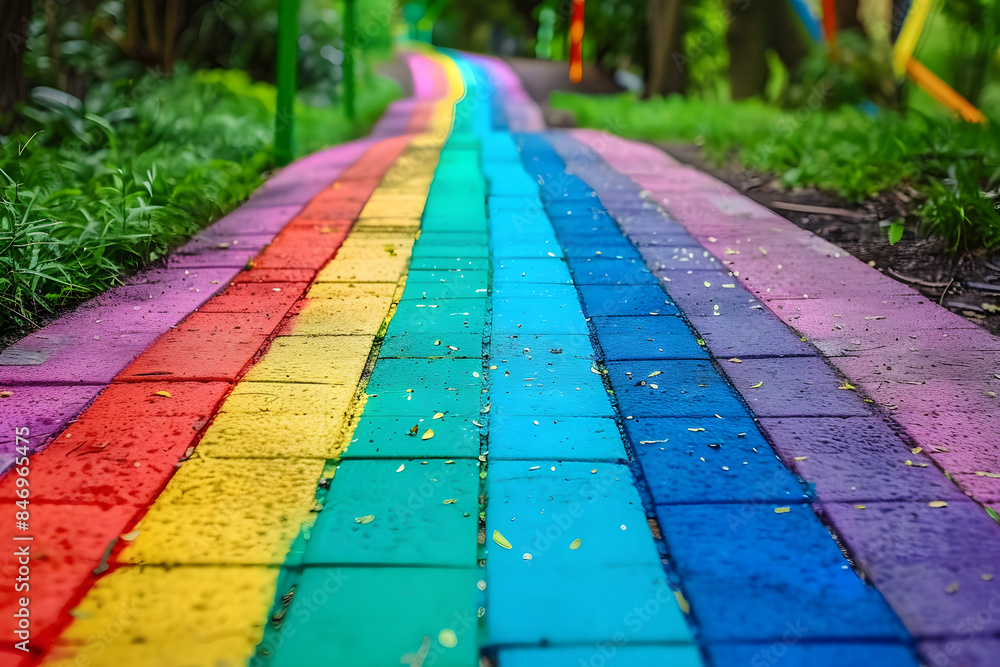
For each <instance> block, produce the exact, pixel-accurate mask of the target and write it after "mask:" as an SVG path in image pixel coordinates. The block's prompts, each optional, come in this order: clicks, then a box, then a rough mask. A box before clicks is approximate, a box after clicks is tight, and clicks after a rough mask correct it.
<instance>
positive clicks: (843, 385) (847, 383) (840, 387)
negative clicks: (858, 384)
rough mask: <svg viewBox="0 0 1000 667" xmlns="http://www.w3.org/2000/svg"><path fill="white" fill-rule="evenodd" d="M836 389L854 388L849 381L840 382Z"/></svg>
mask: <svg viewBox="0 0 1000 667" xmlns="http://www.w3.org/2000/svg"><path fill="white" fill-rule="evenodd" d="M837 389H847V390H850V391H853V390H854V385H853V384H851V383H850V382H844V384H842V385H840V386H839V387H837Z"/></svg>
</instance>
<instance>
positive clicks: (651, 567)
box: [463, 65, 701, 667]
mask: <svg viewBox="0 0 1000 667" xmlns="http://www.w3.org/2000/svg"><path fill="white" fill-rule="evenodd" d="M463 71H464V72H471V76H472V78H470V79H467V85H468V86H469V88H470V89H471V88H472V87H473V83H472V82H473V81H475V80H481V79H482V76H481V73H480V74H477V68H474V67H470V66H468V65H463ZM477 97H478V98H480V99H481V95H477ZM480 138H481V140H482V145H483V171H484V173H485V174H486V175H487V178H488V180H489V192H488V196H489V206H488V208H489V211H490V219H489V226H490V235H491V246H492V253H491V254H492V255H493V266H492V269H493V273H492V304H493V307H492V327H491V332H490V337H491V338H490V352H489V354H490V356H489V359H488V368H489V371H488V372H489V376H488V379H489V386H490V393H489V400H490V412H489V415H488V417H489V424H488V426H489V433H490V435H489V438H490V440H489V447H490V456H489V459H488V460H489V466H488V476H487V485H486V489H487V497H488V502H487V516H486V556H487V557H486V582H487V589H486V592H487V604H486V608H487V613H486V616H485V618H486V630H487V649H486V650H487V652H488V653H491V654H493V655H494V656H495V657H498V658H499V659H500V660H501V661H502V663H501V664H504V665H506V664H508V663H509V664H511V665H515V666H517V667H536V666H537V667H542V666H546V667H547V666H549V665H562V664H567V665H569V664H573V665H578V664H580V663H579V661H580V660H588V661H589V660H590V659H591V657H593V656H598V657H599V658H601V659H602V660H603V659H605V658H603V657H602V654H601V649H602V647H606V646H612V647H615V646H620V645H622V643H637V644H646V645H653V646H650V647H648V648H646V649H644V650H645V651H647V652H648V655H649V656H654V657H656V656H661V655H669V656H670V657H671V658H672V659H674V662H672V663H671V664H674V665H678V666H682V667H687V666H689V665H690V666H691V667H694V666H696V665H700V664H701V657H700V654H699V652H698V650H697V646H696V645H695V644H694V643H693V640H692V636H691V630H690V628H689V625H688V622H687V620H686V618H685V616H684V614H683V613H682V612H681V611H680V609H679V607H678V604H677V601H676V598H675V595H674V591H673V589H672V588H671V586H670V585H669V583H668V581H667V578H666V575H665V573H664V571H663V567H662V564H661V561H660V557H659V554H658V552H657V549H656V545H655V544H654V542H653V538H652V534H651V533H650V530H649V527H648V523H647V518H646V513H645V511H644V509H643V507H642V503H641V500H640V497H639V494H638V491H637V489H636V485H635V483H634V480H633V478H632V475H631V472H630V470H629V468H628V466H627V465H624V464H623V463H622V461H624V460H625V459H626V458H627V454H626V451H625V447H624V444H623V442H622V439H621V435H620V432H619V431H618V427H617V423H616V421H615V420H614V415H615V412H614V408H613V405H612V403H611V401H610V399H609V397H608V393H607V391H606V389H605V386H604V383H603V380H602V376H601V374H600V371H599V370H598V369H597V367H596V365H595V358H596V355H595V352H594V349H593V347H592V346H591V344H590V341H589V338H588V335H587V334H588V333H589V329H588V327H587V323H586V319H585V318H584V315H583V312H582V307H581V305H580V302H579V297H578V295H577V292H576V290H575V289H574V288H573V285H572V280H571V278H570V274H569V271H568V267H567V265H566V262H565V260H564V259H563V254H562V251H561V249H560V248H559V246H558V244H556V242H555V234H554V231H553V229H552V224H551V222H550V220H549V218H548V216H547V215H546V214H545V212H544V211H543V210H542V208H541V207H540V206H539V201H538V199H537V197H538V186H537V183H536V182H535V181H534V179H532V178H531V177H529V176H528V174H527V172H525V171H524V169H523V167H521V166H520V164H519V163H518V162H517V161H515V158H516V157H517V154H516V149H514V150H512V148H513V143H512V141H511V139H510V136H509V135H507V134H506V133H497V132H484V133H483V134H481V135H480ZM493 366H496V368H495V369H494V368H492V367H493ZM495 534H496V535H499V536H502V538H503V539H499V538H498V540H499V541H503V540H509V542H510V544H511V545H512V548H511V549H506V548H503V547H502V546H501V545H500V544H499V543H498V541H495V540H494V539H493V536H494V535H495ZM574 540H580V542H579V548H572V547H573V546H575V545H574ZM551 645H555V646H561V647H562V649H560V650H549V649H547V648H542V647H543V646H551ZM506 647H522V648H525V647H535V648H534V650H532V651H518V652H511V653H508V652H506V650H505V651H504V652H502V653H499V654H497V651H498V650H499V649H501V648H506ZM605 650H607V649H605ZM630 654H632V655H633V657H634V656H635V652H634V651H630V652H625V653H623V655H624V656H626V660H618V661H612V662H608V663H606V664H610V665H617V664H620V665H622V666H623V667H624V666H625V665H628V664H632V663H629V662H627V659H628V656H629V655H630ZM639 655H640V657H641V656H643V655H646V654H645V653H642V652H640V654H639ZM570 661H572V662H570ZM583 664H590V663H589V662H584V663H583Z"/></svg>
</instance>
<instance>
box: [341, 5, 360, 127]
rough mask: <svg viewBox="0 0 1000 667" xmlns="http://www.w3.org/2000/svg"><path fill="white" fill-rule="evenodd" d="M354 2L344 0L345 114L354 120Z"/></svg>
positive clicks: (355, 20)
mask: <svg viewBox="0 0 1000 667" xmlns="http://www.w3.org/2000/svg"><path fill="white" fill-rule="evenodd" d="M356 11H357V9H356V7H355V3H354V0H344V113H345V114H347V117H348V118H349V119H351V120H354V41H355V39H356V37H357V35H356V34H355V27H354V26H355V23H356V22H357V19H356V16H355V12H356Z"/></svg>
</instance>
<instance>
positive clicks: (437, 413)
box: [431, 412, 444, 419]
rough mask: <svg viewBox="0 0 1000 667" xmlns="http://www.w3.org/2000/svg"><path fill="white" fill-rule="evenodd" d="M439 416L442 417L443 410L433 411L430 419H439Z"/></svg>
mask: <svg viewBox="0 0 1000 667" xmlns="http://www.w3.org/2000/svg"><path fill="white" fill-rule="evenodd" d="M441 417H444V413H443V412H435V413H434V416H433V417H431V419H441Z"/></svg>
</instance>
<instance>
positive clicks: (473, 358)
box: [254, 97, 489, 667]
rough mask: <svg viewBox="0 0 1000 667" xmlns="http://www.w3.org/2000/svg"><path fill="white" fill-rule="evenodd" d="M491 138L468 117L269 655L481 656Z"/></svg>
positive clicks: (296, 567) (467, 660)
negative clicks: (486, 144)
mask: <svg viewBox="0 0 1000 667" xmlns="http://www.w3.org/2000/svg"><path fill="white" fill-rule="evenodd" d="M473 101H474V100H473V99H472V98H469V97H467V98H466V99H465V100H462V101H461V102H459V104H458V105H457V112H458V111H461V112H462V113H457V115H458V116H462V115H463V114H464V115H469V114H468V106H469V105H470V104H471V103H473ZM479 152H480V148H479V141H478V139H477V138H476V136H475V135H474V134H473V132H472V128H471V126H468V125H467V124H466V123H464V122H456V125H455V127H454V130H453V133H452V135H451V136H450V138H449V140H448V141H447V143H446V144H445V147H444V149H443V151H442V152H441V159H440V163H439V166H438V168H437V169H436V171H435V176H434V180H433V182H432V184H431V188H430V192H429V194H428V200H427V204H426V206H425V210H424V214H423V218H422V223H421V238H420V239H419V240H418V241H417V242H416V244H415V245H414V252H413V256H412V259H411V262H410V266H409V273H408V276H407V284H406V288H405V290H404V291H403V294H402V297H401V300H400V302H399V304H398V306H397V308H396V311H395V313H394V315H393V318H392V319H391V320H390V322H389V326H388V328H387V331H386V334H385V337H384V339H383V341H382V344H381V347H380V349H379V355H378V358H377V360H376V362H375V364H374V367H373V369H372V372H371V375H370V377H369V379H368V384H367V394H368V399H367V403H366V405H365V407H364V411H363V413H362V415H361V417H360V419H359V422H358V424H357V427H356V429H355V431H354V433H353V436H352V441H351V443H350V446H349V447H348V448H347V450H346V452H345V454H344V456H343V457H342V458H341V459H340V460H339V461H337V462H331V463H330V464H329V468H330V470H331V471H333V473H334V474H333V475H332V479H330V480H329V483H328V488H322V489H320V493H319V502H320V504H321V505H322V511H321V512H320V513H319V516H318V517H317V519H316V522H315V524H314V525H313V526H312V528H311V529H310V530H308V531H306V532H304V533H303V534H302V535H300V536H299V538H298V540H297V541H296V544H295V547H294V549H293V552H292V554H290V556H289V558H288V560H287V562H286V564H285V567H284V568H283V571H282V576H281V579H280V582H279V587H278V591H279V593H278V595H279V596H282V595H285V594H288V596H287V597H285V598H284V599H283V598H282V597H279V599H278V600H277V601H276V604H275V608H274V612H273V615H272V623H271V624H269V627H268V628H267V630H266V634H265V638H264V641H263V642H262V643H261V650H260V651H259V653H258V656H257V658H255V659H254V663H255V664H259V665H266V666H267V667H285V666H289V667H291V666H298V665H309V664H327V663H330V664H338V665H350V666H351V667H381V666H383V665H398V664H424V665H431V664H434V665H437V666H439V667H440V666H444V667H473V666H474V665H477V664H478V662H479V646H480V638H479V634H480V620H479V619H480V609H481V608H482V605H483V598H484V593H483V592H482V586H481V585H480V583H479V582H480V581H481V580H482V578H483V571H482V567H481V566H480V564H479V560H480V557H481V553H480V545H479V539H478V535H479V528H480V501H479V497H480V492H481V489H480V486H481V483H482V482H481V478H480V471H481V466H482V464H481V462H480V461H479V454H480V428H479V426H477V422H478V420H479V419H480V412H481V409H482V401H483V396H484V393H483V389H484V382H485V377H484V372H483V371H484V369H483V347H482V340H483V335H484V332H485V331H486V326H487V322H488V306H489V301H488V291H487V290H488V283H489V280H488V272H489V257H488V253H486V252H483V250H484V248H488V243H487V238H486V236H485V235H486V233H487V228H486V212H485V196H486V195H485V192H486V185H485V178H484V176H483V173H482V171H481V170H480V168H479V163H480V158H479ZM454 193H461V195H459V196H456V195H455V194H454ZM452 348H455V349H452ZM436 415H441V416H438V417H435V416H436ZM430 431H433V435H431V434H430ZM364 517H372V519H371V520H370V521H366V520H365V519H364ZM359 519H360V521H359Z"/></svg>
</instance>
